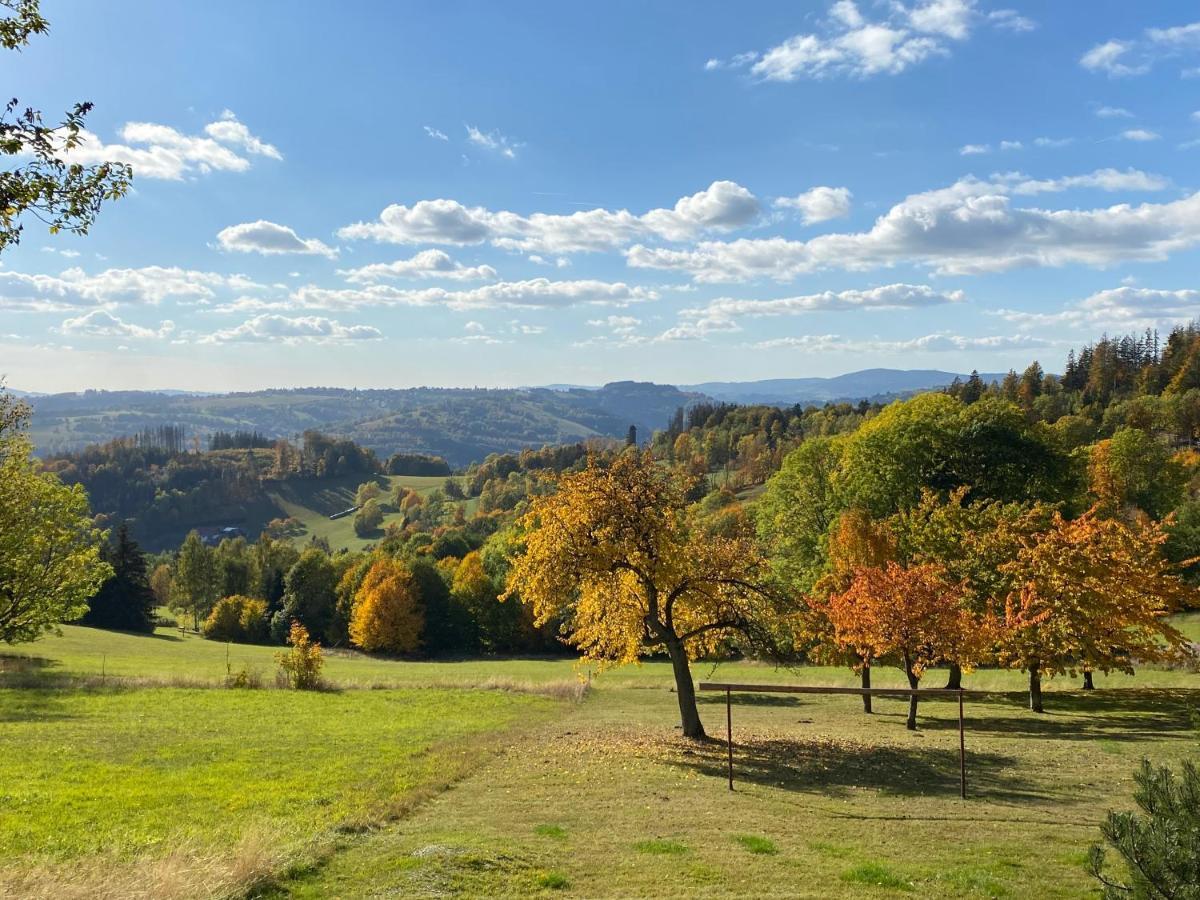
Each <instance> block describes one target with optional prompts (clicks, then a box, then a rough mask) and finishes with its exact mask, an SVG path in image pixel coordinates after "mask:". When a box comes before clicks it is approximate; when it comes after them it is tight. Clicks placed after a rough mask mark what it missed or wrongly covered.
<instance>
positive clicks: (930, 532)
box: [887, 487, 1053, 690]
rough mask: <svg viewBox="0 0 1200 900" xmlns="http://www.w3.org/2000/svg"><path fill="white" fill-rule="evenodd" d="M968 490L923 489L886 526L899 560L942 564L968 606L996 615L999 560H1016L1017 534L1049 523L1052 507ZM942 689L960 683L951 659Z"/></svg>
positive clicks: (1006, 580)
mask: <svg viewBox="0 0 1200 900" xmlns="http://www.w3.org/2000/svg"><path fill="white" fill-rule="evenodd" d="M967 493H968V489H967V488H966V487H960V488H957V489H955V490H954V491H951V492H950V494H949V495H948V496H946V497H945V498H943V497H941V496H939V495H938V494H936V493H935V492H933V491H931V490H928V489H926V490H924V491H923V492H922V494H921V501H920V502H919V503H918V504H917V505H916V506H914V507H912V508H910V509H906V510H901V511H900V512H899V513H898V514H896V515H895V516H892V517H891V518H890V519H888V520H887V525H888V528H889V531H890V533H891V534H892V535H894V537H895V541H896V551H895V552H896V558H897V559H898V560H899V561H900V562H901V563H903V564H904V565H924V564H930V565H937V566H940V567H942V569H943V570H944V572H945V573H946V575H947V577H949V578H950V580H951V581H953V582H955V583H956V584H959V585H961V586H962V589H963V590H962V593H961V599H962V603H963V605H964V606H965V607H966V608H967V609H969V610H971V611H972V612H974V613H975V614H977V615H981V616H993V617H1000V616H1002V615H1003V613H1004V609H1005V603H1006V600H1007V597H1008V595H1009V593H1010V591H1011V590H1012V588H1013V580H1012V575H1011V574H1009V573H1008V572H1007V571H1006V570H1005V569H1004V568H1003V567H1004V564H1005V563H1008V562H1011V561H1012V560H1013V559H1015V558H1016V555H1017V553H1018V552H1019V551H1020V549H1021V541H1020V539H1021V537H1022V536H1028V535H1031V534H1035V533H1037V532H1038V531H1042V530H1044V529H1045V528H1047V527H1048V526H1049V524H1050V521H1051V518H1052V515H1053V509H1052V508H1051V507H1049V506H1046V505H1045V504H1038V503H1034V504H1023V503H1001V502H1000V501H995V500H977V501H975V502H973V503H968V502H967V500H966V497H967ZM946 687H947V688H949V689H953V690H956V689H958V688H960V687H962V669H961V668H960V667H959V666H958V665H956V664H954V663H953V662H951V663H950V677H949V680H948V682H947V684H946Z"/></svg>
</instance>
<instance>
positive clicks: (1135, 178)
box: [992, 169, 1170, 196]
mask: <svg viewBox="0 0 1200 900" xmlns="http://www.w3.org/2000/svg"><path fill="white" fill-rule="evenodd" d="M992 180H993V183H996V184H1005V185H1006V186H1007V187H1008V189H1009V191H1010V192H1011V193H1013V194H1016V195H1020V196H1032V195H1034V194H1047V193H1052V194H1053V193H1059V192H1061V191H1066V190H1070V189H1072V188H1095V189H1096V190H1101V191H1162V190H1166V189H1167V188H1168V187H1169V186H1170V182H1169V181H1168V180H1167V179H1166V178H1163V177H1162V176H1161V175H1151V174H1148V173H1146V172H1142V171H1140V170H1139V169H1126V170H1124V171H1121V170H1120V169H1097V170H1096V171H1095V172H1091V173H1090V174H1087V175H1068V176H1066V177H1064V178H1044V179H1034V178H1029V177H1028V176H1026V175H1022V174H1021V173H1019V172H1012V173H1008V174H1005V175H994V176H992Z"/></svg>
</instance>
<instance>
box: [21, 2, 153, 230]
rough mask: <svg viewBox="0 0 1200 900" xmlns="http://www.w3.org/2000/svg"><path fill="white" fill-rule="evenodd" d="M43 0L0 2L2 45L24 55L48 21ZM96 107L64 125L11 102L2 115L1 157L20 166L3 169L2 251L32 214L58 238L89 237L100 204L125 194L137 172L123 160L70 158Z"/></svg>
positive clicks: (81, 109) (72, 115) (87, 106)
mask: <svg viewBox="0 0 1200 900" xmlns="http://www.w3.org/2000/svg"><path fill="white" fill-rule="evenodd" d="M39 5H40V4H39V3H38V0H0V10H3V11H6V12H8V13H10V15H7V16H3V17H0V47H4V48H5V49H7V50H20V49H21V48H22V47H24V46H25V45H26V44H27V43H28V42H29V39H30V38H31V37H32V36H33V35H35V34H45V33H46V32H47V31H48V30H49V23H48V22H47V21H46V20H45V18H43V17H42V15H41V12H40V10H39ZM91 110H92V104H91V103H77V104H75V106H74V107H73V108H72V109H71V110H70V111H69V112H67V113H66V115H65V117H64V119H63V121H62V122H61V123H60V124H58V125H46V124H45V123H44V122H43V120H42V114H41V113H40V112H39V111H37V110H35V109H33V108H32V107H26V108H22V107H21V106H20V104H19V103H18V102H17V100H15V99H14V100H10V101H9V103H8V105H7V106H6V107H5V108H4V111H3V113H2V114H0V155H3V156H6V157H11V158H12V159H13V160H14V161H15V162H18V163H19V165H17V166H16V167H15V168H12V169H9V170H7V171H2V172H0V252H3V251H4V250H5V249H7V248H8V247H10V246H12V245H15V244H17V243H18V242H19V241H20V239H21V231H22V224H21V219H22V218H23V217H24V216H26V215H29V216H33V217H34V218H35V219H37V220H39V221H40V222H42V223H43V224H45V225H46V226H47V227H48V228H49V229H50V233H51V234H55V233H57V232H59V231H63V230H66V231H70V232H73V233H74V234H87V232H88V228H89V227H90V226H91V224H92V223H93V222H94V221H95V218H96V215H97V214H98V213H99V211H100V206H101V204H103V203H104V202H106V201H110V200H116V199H117V198H119V197H122V196H124V195H125V193H126V192H127V191H128V190H129V187H130V183H131V182H132V179H133V170H132V168H131V167H130V166H128V165H126V164H124V163H117V162H105V163H100V164H98V165H92V166H85V165H81V164H79V163H75V162H72V161H71V151H73V150H75V149H76V148H77V147H79V145H80V144H81V143H82V142H83V140H84V138H85V136H86V132H85V129H84V119H85V118H86V116H87V114H88V113H89V112H91Z"/></svg>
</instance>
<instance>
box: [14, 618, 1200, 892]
mask: <svg viewBox="0 0 1200 900" xmlns="http://www.w3.org/2000/svg"><path fill="white" fill-rule="evenodd" d="M1183 624H1184V627H1185V628H1186V629H1188V630H1189V631H1190V630H1192V629H1194V628H1195V627H1196V626H1197V625H1198V624H1200V621H1198V620H1197V617H1195V616H1192V617H1189V618H1187V619H1185V620H1183ZM273 652H274V651H273V649H272V648H267V647H245V646H232V647H226V646H225V645H222V644H217V643H213V642H207V641H204V640H202V639H200V638H197V637H194V636H185V637H180V636H179V635H178V634H177V633H172V632H170V631H167V630H160V632H159V634H158V635H156V636H134V635H126V634H117V633H111V632H102V631H95V630H92V629H86V628H80V627H66V628H64V629H63V635H62V636H61V637H50V638H47V639H45V640H43V641H40V642H38V643H37V644H33V645H29V646H27V647H25V648H22V649H21V650H20V651H19V652H10V653H9V655H7V656H4V657H0V669H2V670H3V674H0V719H2V720H3V723H4V728H5V733H6V738H7V747H6V750H7V751H8V752H6V754H5V755H4V758H3V760H0V784H4V785H5V786H6V787H5V795H6V803H5V804H4V805H3V807H0V858H3V859H4V860H6V861H5V862H4V863H3V864H0V885H6V886H7V887H8V889H9V891H10V893H14V894H15V895H16V896H25V895H33V896H37V895H39V894H40V895H41V896H72V892H73V891H74V892H75V893H74V895H75V896H137V895H138V893H137V892H138V891H142V896H165V897H171V896H218V895H237V894H238V892H242V893H244V892H245V890H246V889H247V887H248V886H249V885H255V884H256V885H258V887H257V888H256V889H255V891H256V892H257V895H262V894H266V895H269V896H275V897H339V896H340V897H375V896H418V897H419V896H453V895H461V896H529V895H537V894H545V895H558V896H579V897H607V896H612V897H628V896H647V897H650V896H664V895H666V896H695V895H703V896H706V897H735V896H755V897H767V896H777V897H862V896H868V897H876V896H877V897H889V896H897V897H899V896H917V897H1024V896H1038V897H1085V896H1089V895H1090V893H1091V891H1092V883H1091V881H1090V879H1089V877H1088V876H1087V874H1086V873H1085V872H1084V870H1083V868H1082V862H1083V858H1084V854H1085V853H1086V850H1087V847H1088V846H1089V845H1090V844H1091V843H1092V842H1093V841H1095V840H1096V838H1097V836H1098V832H1097V825H1098V823H1099V822H1100V821H1101V820H1102V818H1103V815H1104V813H1105V812H1106V811H1107V810H1108V809H1110V808H1114V807H1116V808H1124V807H1127V806H1129V805H1130V790H1131V777H1130V776H1131V773H1132V770H1133V768H1134V766H1135V765H1136V763H1137V761H1138V759H1140V758H1141V757H1143V756H1146V757H1148V758H1150V759H1152V760H1154V761H1155V762H1176V761H1178V760H1179V759H1181V758H1183V757H1184V756H1185V755H1187V754H1189V753H1190V754H1193V755H1194V753H1195V751H1196V748H1197V736H1196V732H1195V730H1194V726H1193V724H1192V719H1191V715H1192V710H1193V709H1194V708H1196V707H1200V676H1197V675H1195V674H1192V673H1187V672H1182V671H1157V670H1145V671H1142V672H1139V673H1138V675H1136V676H1134V677H1126V676H1110V677H1100V678H1098V679H1097V684H1098V687H1099V688H1100V690H1097V691H1095V692H1091V693H1085V692H1082V691H1078V690H1075V689H1074V688H1076V687H1077V682H1076V683H1074V684H1073V683H1071V682H1070V681H1067V680H1056V681H1052V682H1050V685H1049V688H1050V690H1049V691H1048V692H1047V701H1046V705H1047V710H1048V711H1047V713H1046V714H1045V715H1042V716H1037V715H1034V714H1032V713H1029V712H1027V711H1026V710H1025V708H1024V695H1023V694H1022V693H1021V689H1022V686H1023V681H1022V678H1021V676H1020V675H1019V674H1018V673H1011V672H994V671H981V672H976V673H973V674H971V675H969V676H968V687H970V688H975V689H982V690H994V691H997V692H998V693H997V694H995V695H993V696H990V697H987V698H976V699H972V700H970V701H969V702H968V706H967V718H968V731H967V747H968V751H969V759H968V766H969V779H970V798H969V799H968V800H967V801H965V802H963V801H961V800H959V799H958V795H957V791H958V782H957V773H958V769H957V766H958V759H957V752H956V750H957V730H956V719H955V713H956V708H955V706H954V705H953V704H951V703H945V702H932V701H931V702H927V703H925V704H923V706H922V711H921V717H920V722H921V729H920V730H919V731H917V732H916V733H910V732H907V731H906V730H905V729H904V726H903V717H904V704H903V703H902V702H900V701H897V700H878V701H877V711H876V713H875V714H874V715H872V716H867V715H864V714H863V713H862V711H861V705H860V703H859V701H858V700H857V698H853V697H815V698H814V697H790V696H781V695H759V696H753V695H745V696H741V697H736V698H735V701H736V705H735V708H734V720H733V721H734V739H735V764H736V770H737V783H736V787H737V790H735V791H734V792H733V793H730V792H729V791H728V789H727V787H726V783H725V769H724V766H725V755H724V754H725V748H724V744H723V743H720V742H718V741H714V742H712V743H702V742H696V743H692V742H683V741H681V740H680V739H679V738H678V736H677V735H678V732H677V729H676V728H675V727H674V726H675V722H676V717H677V708H676V705H675V697H674V695H673V693H672V691H671V676H670V671H669V667H668V666H666V665H664V664H662V663H657V662H653V663H648V664H646V665H643V666H638V667H630V668H625V669H617V670H612V671H609V672H606V673H604V674H601V675H594V673H593V676H594V677H592V679H591V682H590V684H591V689H590V690H589V691H588V693H587V694H586V696H585V697H584V699H583V700H582V701H581V702H571V701H570V700H567V699H561V698H565V697H567V696H569V695H570V694H571V691H569V690H566V689H564V686H567V685H570V684H571V683H572V682H573V681H574V680H575V679H577V678H578V677H580V676H581V675H583V676H585V677H586V675H587V670H586V669H582V670H581V669H580V668H579V667H578V666H576V665H575V664H574V663H572V661H570V660H475V661H468V662H415V661H414V662H407V661H391V660H385V659H378V658H370V657H366V656H363V655H361V654H356V653H338V654H334V655H333V656H332V657H331V658H330V660H329V662H328V664H327V667H326V673H327V675H328V677H329V681H330V682H331V684H332V685H333V686H334V688H335V690H333V691H331V692H325V693H316V694H296V693H289V692H283V691H278V690H260V691H245V690H227V689H220V688H217V687H215V685H217V684H219V683H220V681H221V679H222V678H223V676H224V674H225V672H226V659H227V655H228V660H229V662H228V665H229V668H230V669H232V670H233V671H235V672H236V671H238V670H239V669H240V668H242V667H245V668H246V669H247V670H250V671H258V672H261V673H262V674H263V675H264V676H265V681H267V682H268V683H269V682H270V681H271V677H270V676H271V670H272V668H273V664H272V655H273ZM101 673H103V678H100V677H98V676H100V675H101ZM694 674H695V677H696V679H697V680H722V681H737V682H781V681H783V682H792V683H806V684H843V685H849V684H852V683H853V680H854V679H853V677H852V676H851V675H850V673H848V672H846V671H844V670H838V669H831V668H816V667H813V668H805V669H801V670H798V671H791V672H789V671H779V670H775V669H772V668H770V667H767V666H761V665H753V664H746V663H738V664H725V665H719V666H712V665H705V664H701V665H697V666H696V668H695V670H694ZM898 676H899V673H898V672H892V671H890V670H883V669H880V670H877V674H876V682H877V683H879V684H881V685H889V684H899V682H900V678H899V677H898ZM943 677H944V676H943V673H938V672H933V673H931V674H930V675H929V682H930V684H931V685H934V684H936V683H939V682H940V681H941V679H942V678H943ZM175 685H179V686H175ZM368 686H372V687H375V688H377V689H376V690H364V689H356V688H364V687H368ZM498 688H499V690H498ZM555 697H558V698H560V699H554V698H555ZM723 701H724V698H723V696H719V695H711V694H710V695H702V714H703V716H704V719H705V722H706V725H707V726H708V728H709V731H710V733H711V734H713V735H715V736H717V737H723V736H724V702H723ZM449 787H452V789H449V790H446V788H449ZM147 885H149V887H147ZM0 895H3V888H0Z"/></svg>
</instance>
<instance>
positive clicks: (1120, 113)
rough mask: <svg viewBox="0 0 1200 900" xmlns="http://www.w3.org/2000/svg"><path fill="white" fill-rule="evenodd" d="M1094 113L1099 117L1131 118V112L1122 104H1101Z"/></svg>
mask: <svg viewBox="0 0 1200 900" xmlns="http://www.w3.org/2000/svg"><path fill="white" fill-rule="evenodd" d="M1096 115H1097V116H1098V117H1100V118H1101V119H1132V118H1133V113H1131V112H1130V111H1129V110H1127V109H1125V108H1124V107H1122V106H1101V107H1099V108H1097V110H1096Z"/></svg>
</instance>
